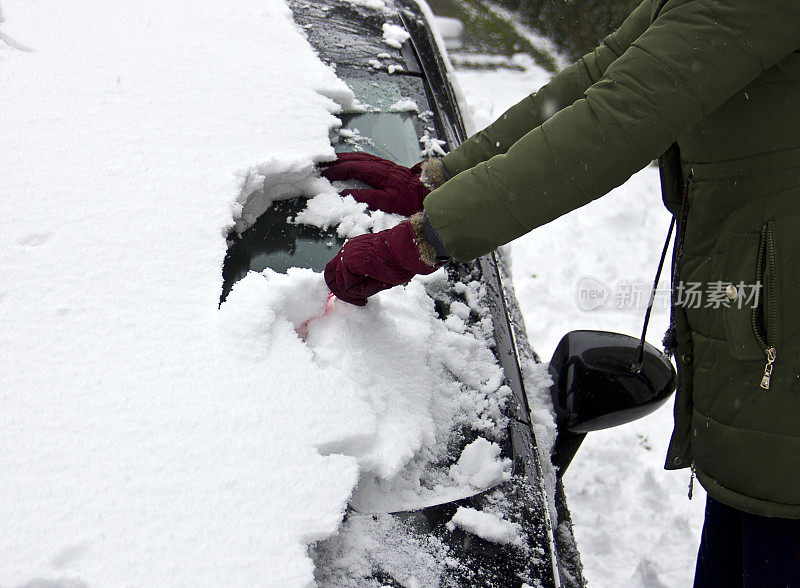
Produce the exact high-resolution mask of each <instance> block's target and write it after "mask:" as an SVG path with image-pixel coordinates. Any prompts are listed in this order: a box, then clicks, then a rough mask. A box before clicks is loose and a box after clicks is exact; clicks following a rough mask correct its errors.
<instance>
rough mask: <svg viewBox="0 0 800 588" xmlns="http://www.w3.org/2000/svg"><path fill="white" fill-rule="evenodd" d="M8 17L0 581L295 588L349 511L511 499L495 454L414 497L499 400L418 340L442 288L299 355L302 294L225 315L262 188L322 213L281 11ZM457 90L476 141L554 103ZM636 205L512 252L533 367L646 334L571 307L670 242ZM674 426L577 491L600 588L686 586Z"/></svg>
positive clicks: (240, 300)
mask: <svg viewBox="0 0 800 588" xmlns="http://www.w3.org/2000/svg"><path fill="white" fill-rule="evenodd" d="M378 4H380V3H377V4H376V5H378ZM1 14H2V17H4V18H0V71H2V74H3V80H4V83H3V84H2V86H0V103H2V104H3V105H4V107H3V108H2V109H0V128H2V129H3V138H4V149H2V150H0V175H1V176H2V178H3V182H2V186H1V187H0V219H2V220H1V221H0V223H2V230H0V252H1V253H0V271H1V272H2V277H3V280H2V284H0V324H1V325H2V329H1V330H0V354H1V355H2V357H3V366H2V367H0V404H1V405H2V407H3V409H2V413H1V414H0V449H1V450H0V470H2V472H3V475H2V476H0V521H2V532H1V533H0V554H2V556H0V586H24V585H28V586H33V585H45V584H46V583H47V585H56V586H71V587H75V586H122V585H136V586H140V585H141V586H163V585H181V586H183V585H193V586H203V585H209V586H211V585H220V584H224V585H231V586H253V585H264V584H267V585H274V586H281V587H283V586H306V585H309V584H311V583H312V582H313V569H312V561H311V559H310V557H309V552H308V545H310V544H312V543H314V542H315V541H317V540H320V539H323V538H325V537H328V536H330V535H332V534H333V533H335V532H336V530H337V528H338V527H339V524H340V521H341V518H342V514H343V512H344V509H345V505H346V504H347V503H348V501H350V500H351V499H353V501H354V502H358V501H361V502H362V504H365V505H377V506H385V504H386V503H387V501H388V500H390V499H391V500H395V499H397V498H398V497H399V498H400V499H402V500H405V499H406V497H407V495H413V496H411V498H415V499H416V498H420V497H422V498H423V499H424V498H425V492H424V491H423V490H425V489H431V488H433V489H434V490H435V491H437V492H438V491H441V492H442V493H448V492H450V493H457V492H458V491H463V490H464V485H465V484H472V485H473V486H474V484H473V482H472V481H470V480H473V481H474V477H473V476H465V475H464V472H463V471H461V470H463V469H464V468H466V469H468V470H469V471H479V472H487V471H494V472H496V473H497V475H502V474H503V472H504V471H505V466H504V464H502V463H500V462H497V463H494V464H493V463H491V461H492V459H493V457H492V456H493V455H494V454H493V453H492V452H491V451H484V452H483V453H482V454H483V455H484V458H483V462H482V463H478V464H477V466H478V467H477V469H475V468H472V467H470V468H467V466H468V465H470V466H475V465H476V464H473V463H467V462H470V461H471V460H468V459H466V458H465V460H464V461H463V462H462V464H463V466H464V467H463V468H461V470H459V469H458V468H457V469H456V470H454V471H453V472H451V474H450V475H448V476H444V477H442V478H441V479H437V480H435V482H436V483H437V484H438V486H435V484H432V483H431V481H430V480H425V483H427V484H428V486H424V484H421V482H420V480H421V479H423V478H424V477H425V474H426V472H425V467H424V466H425V463H426V460H431V459H435V458H436V457H437V451H440V450H441V444H442V438H443V436H445V434H446V432H447V427H448V426H451V424H452V423H453V422H458V421H459V419H467V420H469V421H470V422H481V423H484V425H485V427H486V434H485V437H486V438H487V439H491V437H492V426H493V418H494V417H495V416H496V413H497V407H496V405H491V403H489V402H487V399H488V398H493V397H496V396H497V394H498V392H499V393H500V394H502V392H503V391H502V390H501V389H500V381H499V377H498V376H497V373H496V370H495V369H494V367H493V366H492V364H491V360H490V359H489V358H488V357H487V355H486V353H487V351H486V347H485V342H484V341H483V340H482V339H481V336H482V335H481V333H480V328H476V329H467V328H465V325H464V324H461V323H459V321H458V320H455V319H453V320H451V321H449V324H446V325H445V324H443V323H441V321H438V322H437V321H435V320H434V316H435V313H434V310H433V301H432V299H431V297H430V294H429V293H430V291H431V290H435V289H436V287H437V285H436V282H437V280H441V279H442V277H441V275H438V276H437V275H433V276H431V277H430V278H428V279H426V280H417V281H415V282H413V283H412V285H410V286H409V287H407V288H405V289H396V290H393V291H391V292H387V293H385V294H383V295H381V296H379V297H378V298H376V300H375V302H374V303H371V304H370V306H369V307H368V308H365V309H357V308H354V307H347V306H346V305H342V306H340V307H338V308H337V311H336V312H335V313H332V314H331V315H330V316H328V317H326V318H324V319H320V320H318V321H314V322H313V323H312V324H311V325H310V326H309V329H308V337H307V340H306V341H302V340H301V339H300V338H299V337H298V336H297V334H296V328H297V327H299V326H300V325H301V324H302V323H303V322H304V321H306V320H307V319H309V318H311V317H313V316H315V315H317V314H318V313H319V312H320V311H321V310H322V308H323V307H324V304H325V298H326V290H325V288H324V284H323V282H322V278H321V276H320V275H319V274H315V273H313V272H310V271H296V272H291V273H290V274H288V275H279V274H274V273H270V272H266V273H264V274H251V275H249V276H248V277H247V278H245V279H244V280H243V281H242V282H240V283H239V284H237V286H236V287H235V288H234V289H233V291H232V292H231V294H230V296H229V298H228V300H227V301H226V302H225V304H223V305H222V307H221V308H219V309H218V298H219V294H220V287H221V283H222V276H221V271H220V268H221V266H222V261H223V257H224V255H225V251H226V247H227V245H226V241H225V237H226V235H227V232H228V230H229V228H230V227H232V226H233V225H234V223H235V222H236V220H241V219H242V216H241V215H242V204H243V201H244V200H245V196H246V195H247V194H248V193H250V192H251V189H252V187H253V185H254V183H259V182H262V181H263V180H265V179H267V180H270V181H272V184H271V185H272V187H273V188H274V189H275V190H276V192H279V193H281V194H291V193H296V192H297V191H299V190H305V191H307V190H316V191H324V190H326V189H327V190H329V189H330V186H327V185H326V183H324V182H323V183H320V182H319V180H318V179H316V178H315V177H314V174H313V167H314V163H315V162H317V161H320V160H325V159H330V158H331V157H332V153H333V152H332V149H331V147H330V144H329V139H328V131H329V129H330V128H331V127H332V126H335V125H336V124H338V121H337V119H336V118H335V117H334V114H335V113H337V112H339V111H340V110H341V109H343V108H348V107H352V99H353V96H352V94H351V93H350V91H349V90H348V89H347V88H346V87H345V86H344V84H343V83H341V82H340V81H339V80H337V79H336V78H335V77H334V76H333V74H332V73H331V71H330V70H329V69H328V68H326V67H324V66H323V65H322V64H321V63H320V62H319V61H318V60H317V59H316V58H315V56H314V55H313V53H312V52H311V50H310V47H309V46H308V45H307V43H306V42H305V40H304V39H303V37H302V36H301V34H300V32H299V31H298V30H297V29H296V27H295V26H294V24H293V23H292V22H291V19H290V15H289V11H288V9H287V7H286V5H285V4H284V2H283V1H282V0H247V1H243V2H238V3H236V5H235V6H232V5H231V6H229V5H227V4H225V3H219V2H210V1H205V2H204V1H189V0H180V1H174V2H169V3H164V2H158V1H155V0H144V1H141V2H137V3H135V4H133V3H132V4H129V5H125V6H122V7H120V6H119V5H118V4H113V3H112V4H109V3H108V2H104V1H101V0H81V1H80V2H70V3H67V2H64V1H60V2H50V3H45V4H42V3H31V2H28V1H25V0H2V13H1ZM28 49H30V50H28ZM278 56H279V57H278ZM470 75H475V74H464V75H463V76H462V82H463V84H464V86H465V88H467V90H468V94H469V96H470V103H471V104H472V105H473V109H474V110H475V113H476V118H478V119H480V118H481V117H483V119H484V120H483V122H488V119H489V118H491V115H492V114H493V113H494V114H497V113H499V109H500V108H501V106H500V105H501V102H503V101H508V100H511V99H513V96H512V94H514V93H516V92H519V93H517V94H515V95H523V94H524V93H526V92H528V91H530V90H531V89H532V87H533V86H536V85H538V84H540V83H541V81H542V75H541V74H540V73H537V70H534V69H531V70H529V71H527V72H525V73H523V74H517V75H516V77H511V78H509V79H508V83H506V82H505V81H504V82H503V83H502V84H501V83H497V84H495V83H494V78H493V80H492V85H493V86H496V87H500V88H502V92H503V95H502V98H499V97H497V96H494V95H490V94H487V91H488V89H487V88H480V87H479V86H480V84H481V83H484V84H485V81H486V80H487V78H486V77H484V78H483V80H484V82H480V80H479V79H476V80H472V81H471V80H470V78H469V76H470ZM481 75H484V76H494V75H495V74H481ZM511 75H512V76H513V74H511ZM526 76H527V77H526ZM526 84H527V86H528V87H527V88H526V87H525V86H526ZM485 85H488V84H485ZM476 86H478V87H476ZM629 186H633V187H634V188H633V189H631V188H629V187H626V188H623V189H622V190H621V191H620V192H619V194H618V195H616V196H612V197H611V198H609V199H606V200H605V206H606V207H605V208H595V209H594V210H595V213H594V214H592V213H589V214H588V216H586V215H585V213H584V212H581V213H578V215H576V216H573V217H571V218H572V219H573V220H572V223H573V224H570V221H569V220H568V219H566V220H565V221H564V222H561V223H560V224H557V223H554V224H553V225H551V227H548V228H547V229H543V230H542V231H537V233H536V234H535V235H533V236H531V237H529V238H528V239H526V240H523V241H520V243H519V244H518V245H516V246H514V248H513V249H512V251H513V255H514V258H515V264H516V267H517V270H516V272H517V278H516V287H517V291H518V294H519V295H520V298H521V302H522V304H523V307H524V309H525V312H526V314H527V320H528V323H529V328H530V334H531V339H532V340H533V341H534V342H535V344H536V346H537V348H538V350H539V352H540V353H542V354H543V355H547V353H548V352H549V350H550V349H551V348H552V345H553V344H554V343H555V340H556V338H557V336H558V334H560V333H561V331H564V330H566V329H567V328H572V327H573V326H580V327H588V326H591V325H592V324H595V325H602V326H603V327H605V328H619V329H620V330H626V331H629V332H631V331H633V332H635V330H636V329H635V328H634V325H635V324H636V319H634V318H633V317H629V315H628V314H625V313H615V312H607V313H600V312H595V313H594V314H591V313H580V312H578V311H577V310H576V307H575V305H574V303H573V302H572V298H571V297H573V296H574V292H575V278H576V276H581V275H584V274H586V275H590V276H593V277H595V278H597V279H599V280H601V281H606V282H608V283H613V282H614V281H615V280H618V279H635V280H644V279H647V278H648V277H649V271H650V270H649V268H650V267H652V265H653V264H652V263H651V261H652V259H653V258H654V256H655V255H656V251H655V250H656V249H657V242H658V239H659V238H660V237H657V236H653V234H652V231H651V230H650V228H649V227H650V226H652V225H648V224H647V223H655V224H656V225H661V224H664V221H665V217H664V214H663V213H661V212H656V211H657V210H659V209H658V208H657V206H656V200H657V196H656V192H655V189H654V174H653V172H652V171H648V172H644V174H642V175H641V176H639V177H637V178H636V179H635V180H634V183H632V184H630V185H629ZM637 186H638V187H637ZM648 202H649V204H648ZM609 204H613V206H609ZM637 210H638V211H640V213H637V212H636V211H637ZM645 210H652V213H651V214H648V215H644V211H645ZM580 215H584V216H580ZM578 218H580V219H584V220H582V221H580V222H578V221H576V220H575V219H578ZM643 218H644V219H645V224H644V225H642V219H643ZM603 219H605V220H603ZM565 223H566V224H565ZM576 226H581V227H582V231H581V234H580V235H577V234H576V232H575V227H576ZM609 226H611V227H613V230H612V231H609V229H608V227H609ZM559 227H561V228H559ZM623 228H625V229H626V230H628V231H630V234H631V240H630V241H628V242H627V243H626V242H625V241H622V237H621V235H622V233H623V231H622V230H621V229H623ZM548 231H549V232H548ZM567 231H569V232H567ZM660 232H661V231H660V229H659V231H658V233H659V234H660ZM559 235H564V236H563V237H562V238H561V239H559V238H558V237H559ZM634 235H639V237H638V238H641V240H642V244H643V245H642V247H641V248H638V247H631V246H630V242H633V241H632V240H633V236H634ZM612 237H613V238H614V239H615V241H614V242H613V243H611V239H612ZM579 239H583V241H580V242H582V243H585V245H583V246H582V247H579V246H578V245H577V243H579ZM598 242H603V244H604V245H603V247H600V246H598ZM560 247H563V248H564V249H563V254H562V253H561V251H560V250H559V248H560ZM576 251H581V253H580V254H579V255H576ZM623 252H624V253H625V254H628V255H633V257H627V258H624V257H622V255H623ZM637 252H638V255H640V256H642V257H641V258H640V257H636V255H637ZM604 253H605V255H604ZM645 258H647V259H649V260H650V261H648V262H647V263H646V264H645V265H642V263H643V260H644V259H645ZM562 259H566V260H569V262H568V263H564V264H562V263H561V260H562ZM626 260H627V261H626ZM579 264H580V265H579ZM638 267H646V268H647V270H646V271H645V270H643V271H645V273H644V274H640V273H636V275H633V276H631V275H630V268H638ZM570 272H572V273H570ZM533 273H535V274H536V275H537V276H538V277H533V276H532V275H531V274H533ZM467 297H468V298H469V293H467ZM462 306H463V305H462ZM452 310H453V313H454V315H455V316H456V318H458V314H459V312H462V313H464V312H466V313H467V314H468V312H469V308H466V307H465V308H460V307H458V306H456V307H453V308H452ZM637 316H638V315H637ZM555 317H559V318H558V321H556V320H555ZM626 317H628V318H626ZM660 320H661V324H656V325H654V330H653V332H654V333H658V332H660V331H661V330H663V315H662V317H661V319H660ZM590 321H595V322H594V323H592V322H590ZM576 323H579V324H576ZM656 323H658V321H656ZM387 341H394V342H395V343H394V344H386V342H387ZM428 349H436V350H437V352H436V353H433V354H428V353H426V350H428ZM386 365H391V367H392V369H391V371H387V370H386V369H385V366H386ZM455 378H458V380H460V381H461V382H466V384H467V385H466V386H464V387H461V386H459V385H458V384H454V382H455V381H456V380H455ZM456 388H457V389H456ZM667 413H668V411H662V412H661V413H659V414H658V415H656V416H654V417H651V418H650V419H648V420H646V421H643V422H642V423H637V424H636V425H634V426H633V427H632V428H626V429H621V430H619V431H615V432H613V433H609V434H608V435H606V436H605V437H604V436H602V435H600V434H598V435H593V436H592V437H591V438H590V441H589V442H588V443H587V446H586V447H584V448H583V449H582V452H581V454H579V457H578V460H577V462H576V463H575V464H574V465H573V467H572V469H571V471H570V474H569V476H568V489H569V492H570V499H571V504H572V507H573V512H574V516H575V521H576V526H577V532H578V541H579V543H580V546H581V548H582V551H583V557H584V563H585V564H586V566H587V575H588V577H589V579H590V580H591V581H592V582H593V584H595V585H608V586H612V585H620V583H622V584H624V583H626V582H627V583H628V584H630V583H631V581H630V580H631V578H634V579H636V580H637V581H639V582H640V583H642V584H644V585H650V586H652V585H657V584H656V582H657V581H661V582H663V583H664V584H666V585H670V586H673V585H682V584H686V583H687V581H688V578H689V575H690V573H689V571H688V569H689V567H690V560H691V558H692V557H693V555H692V553H691V552H692V551H693V549H694V541H695V539H694V538H695V536H696V531H697V521H698V517H697V514H696V513H697V512H698V511H699V508H700V502H701V500H698V499H696V501H695V503H694V505H693V506H692V507H691V509H693V510H690V507H689V506H687V505H686V504H685V503H684V501H683V500H682V491H683V486H684V484H685V478H686V476H685V475H683V474H682V473H681V474H677V475H673V474H669V475H667V474H665V473H664V472H661V470H660V469H659V466H660V460H661V458H662V457H661V456H662V455H663V442H664V440H665V437H666V434H667V428H668V414H667ZM648 427H650V428H648ZM639 434H643V435H645V437H646V439H643V438H640V437H639V436H638V435H639ZM648 445H652V449H647V446H648ZM601 454H602V455H601ZM495 457H496V456H495ZM465 480H466V482H465ZM359 482H360V483H359ZM354 493H355V494H354ZM689 512H692V513H693V514H692V516H691V517H689V516H687V514H686V513H689ZM461 519H463V520H462V521H461V524H483V523H481V522H480V519H476V518H475V516H474V515H470V514H463V513H462V515H461ZM476 521H477V522H476ZM689 529H691V533H690V531H689ZM604 534H605V535H604ZM609 537H610V540H609V539H608V538H609ZM603 549H605V550H606V551H605V552H603Z"/></svg>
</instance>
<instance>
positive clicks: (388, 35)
mask: <svg viewBox="0 0 800 588" xmlns="http://www.w3.org/2000/svg"><path fill="white" fill-rule="evenodd" d="M382 29H383V42H384V43H386V44H387V45H389V47H394V48H395V49H400V48H401V47H402V46H403V43H405V42H406V41H408V39H409V38H410V37H411V35H409V33H408V31H407V30H405V29H404V28H403V27H401V26H400V25H396V24H391V23H388V22H387V23H384V24H383V26H382Z"/></svg>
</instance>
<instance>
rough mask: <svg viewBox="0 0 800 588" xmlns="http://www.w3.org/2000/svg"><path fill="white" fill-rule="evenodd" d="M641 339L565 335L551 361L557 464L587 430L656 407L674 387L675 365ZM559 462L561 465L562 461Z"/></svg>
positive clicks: (566, 459) (614, 335) (568, 456)
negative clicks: (556, 429)
mask: <svg viewBox="0 0 800 588" xmlns="http://www.w3.org/2000/svg"><path fill="white" fill-rule="evenodd" d="M643 352H644V353H643V355H642V357H641V363H638V362H639V359H640V357H639V355H640V349H639V339H636V338H634V337H630V336H628V335H622V334H620V333H609V332H606V331H572V332H570V333H567V334H566V335H564V337H563V338H562V339H561V342H560V343H559V344H558V346H557V347H556V350H555V352H554V353H553V358H552V359H551V360H550V368H549V371H550V375H551V377H552V378H553V386H552V387H551V389H550V392H551V395H552V397H553V405H554V407H555V410H556V423H557V424H558V437H559V438H557V439H556V447H555V448H554V455H553V463H554V464H555V465H556V466H557V467H559V468H560V469H561V470H562V471H563V470H564V469H566V466H567V465H568V464H569V462H570V461H571V460H572V457H573V456H574V454H575V451H577V449H578V446H580V442H581V441H582V440H583V437H584V436H585V434H586V433H589V432H590V431H599V430H601V429H607V428H609V427H615V426H617V425H621V424H624V423H627V422H630V421H633V420H636V419H638V418H641V417H643V416H645V415H647V414H650V413H651V412H653V411H654V410H656V409H657V408H658V407H659V406H661V405H662V404H664V402H666V400H667V398H669V397H670V395H671V394H672V393H673V392H674V391H675V384H676V375H675V368H674V367H673V366H672V362H670V361H669V360H668V359H667V357H666V356H664V354H662V353H661V352H660V351H659V350H658V349H656V348H655V347H653V346H652V345H650V344H647V343H645V345H644V349H643ZM557 462H558V463H557Z"/></svg>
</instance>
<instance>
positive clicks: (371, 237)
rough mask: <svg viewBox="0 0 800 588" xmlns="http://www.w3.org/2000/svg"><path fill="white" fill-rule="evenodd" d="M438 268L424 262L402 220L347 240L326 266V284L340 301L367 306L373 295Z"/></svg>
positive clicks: (414, 237)
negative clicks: (396, 223) (383, 229)
mask: <svg viewBox="0 0 800 588" xmlns="http://www.w3.org/2000/svg"><path fill="white" fill-rule="evenodd" d="M436 269H437V268H436V267H433V266H430V265H428V264H427V263H425V262H424V261H422V258H421V256H420V250H419V244H418V243H417V240H416V236H415V233H414V229H413V228H412V227H411V223H410V222H409V221H403V222H402V223H400V224H399V225H397V226H396V227H394V228H391V229H386V230H385V231H381V232H380V233H367V234H366V235H359V236H358V237H354V238H352V239H350V240H349V241H347V242H346V243H345V244H344V247H342V249H341V251H339V253H338V254H337V255H336V257H334V258H333V259H332V260H330V261H329V262H328V265H326V266H325V282H326V283H327V284H328V288H330V290H331V292H333V293H334V294H335V295H336V297H337V298H339V299H341V300H344V301H345V302H349V303H350V304H355V305H357V306H364V305H365V304H366V303H367V298H368V297H370V296H372V295H373V294H377V293H378V292H380V291H381V290H386V289H388V288H391V287H392V286H397V285H398V284H405V283H406V282H408V281H409V280H410V279H411V278H413V277H414V276H415V275H416V274H423V275H424V274H430V273H432V272H435V271H436Z"/></svg>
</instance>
